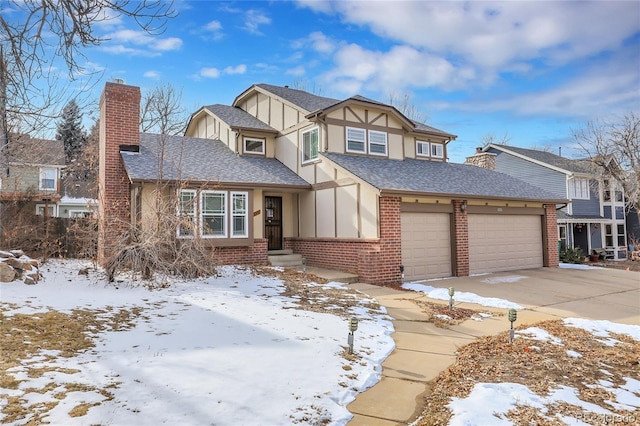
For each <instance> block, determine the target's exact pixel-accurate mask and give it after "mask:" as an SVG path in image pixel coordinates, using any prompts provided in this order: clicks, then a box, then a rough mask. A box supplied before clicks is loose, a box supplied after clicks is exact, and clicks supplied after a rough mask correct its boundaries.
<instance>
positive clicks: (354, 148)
mask: <svg viewBox="0 0 640 426" xmlns="http://www.w3.org/2000/svg"><path fill="white" fill-rule="evenodd" d="M365 139H366V132H365V131H364V129H356V128H354V127H347V152H360V153H363V154H364V153H366V144H365V142H366V140H365Z"/></svg>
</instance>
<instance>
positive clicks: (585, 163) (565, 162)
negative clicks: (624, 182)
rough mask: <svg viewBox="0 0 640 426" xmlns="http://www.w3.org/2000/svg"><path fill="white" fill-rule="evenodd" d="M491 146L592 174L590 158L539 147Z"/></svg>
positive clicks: (572, 170) (555, 165)
mask: <svg viewBox="0 0 640 426" xmlns="http://www.w3.org/2000/svg"><path fill="white" fill-rule="evenodd" d="M489 147H494V148H496V149H499V150H501V151H512V152H514V153H516V154H520V155H522V156H525V157H529V158H531V159H533V160H536V161H539V162H541V163H546V164H548V165H550V166H554V167H557V168H559V169H563V170H566V171H568V172H573V173H586V174H591V173H593V170H592V169H591V162H590V161H589V160H588V159H579V160H574V159H571V158H566V157H561V156H559V155H556V154H554V153H552V152H547V151H540V150H537V149H528V148H520V147H517V146H510V145H499V144H491V145H489Z"/></svg>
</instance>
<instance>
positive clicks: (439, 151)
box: [431, 142, 444, 158]
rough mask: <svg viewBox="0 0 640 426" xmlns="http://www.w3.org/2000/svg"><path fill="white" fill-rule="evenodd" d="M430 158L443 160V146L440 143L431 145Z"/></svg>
mask: <svg viewBox="0 0 640 426" xmlns="http://www.w3.org/2000/svg"><path fill="white" fill-rule="evenodd" d="M431 156H432V157H434V158H444V145H442V144H441V143H433V142H432V143H431Z"/></svg>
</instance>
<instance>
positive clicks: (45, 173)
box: [39, 168, 58, 191]
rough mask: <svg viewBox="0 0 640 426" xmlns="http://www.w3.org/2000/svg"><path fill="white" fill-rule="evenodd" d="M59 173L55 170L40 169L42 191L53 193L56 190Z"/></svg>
mask: <svg viewBox="0 0 640 426" xmlns="http://www.w3.org/2000/svg"><path fill="white" fill-rule="evenodd" d="M57 176H58V171H57V170H56V169H53V168H41V169H40V186H39V187H40V189H43V190H50V191H53V190H55V189H56V177H57Z"/></svg>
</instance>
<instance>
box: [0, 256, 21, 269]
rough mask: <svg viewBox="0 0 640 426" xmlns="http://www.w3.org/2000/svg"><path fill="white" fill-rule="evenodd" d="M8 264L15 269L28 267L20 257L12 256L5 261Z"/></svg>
mask: <svg viewBox="0 0 640 426" xmlns="http://www.w3.org/2000/svg"><path fill="white" fill-rule="evenodd" d="M4 263H6V264H7V265H10V266H12V267H13V268H14V269H26V268H25V262H24V261H23V260H20V259H16V258H15V257H10V258H8V259H7V260H5V261H4Z"/></svg>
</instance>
